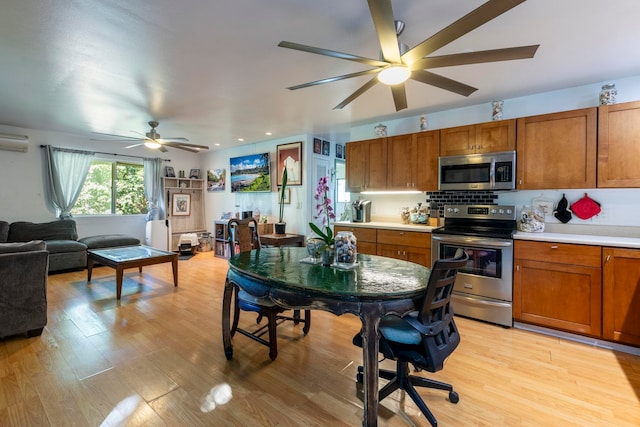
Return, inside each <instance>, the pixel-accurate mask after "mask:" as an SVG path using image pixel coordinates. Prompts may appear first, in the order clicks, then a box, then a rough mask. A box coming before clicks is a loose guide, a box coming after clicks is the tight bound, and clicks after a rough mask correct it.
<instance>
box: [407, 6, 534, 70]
mask: <svg viewBox="0 0 640 427" xmlns="http://www.w3.org/2000/svg"><path fill="white" fill-rule="evenodd" d="M524 1H525V0H489V1H488V2H486V3H485V4H483V5H482V6H480V7H478V8H477V9H475V10H473V11H471V12H470V13H468V14H466V15H465V16H463V17H462V18H460V19H458V20H457V21H456V22H454V23H453V24H451V25H449V26H448V27H446V28H444V29H442V30H440V31H439V32H437V33H436V34H434V35H433V36H431V37H429V38H428V39H426V40H425V41H423V42H422V43H420V44H419V45H417V46H416V47H414V48H413V49H411V50H409V51H408V52H407V53H405V54H404V55H402V62H404V63H405V64H409V65H410V64H413V63H414V62H416V61H418V60H420V59H422V58H424V57H425V56H428V55H429V54H431V53H432V52H435V51H436V50H438V49H440V48H441V47H443V46H446V45H447V44H449V43H451V42H452V41H454V40H456V39H458V38H460V37H462V36H463V35H465V34H467V33H468V32H469V31H472V30H474V29H476V28H478V27H479V26H481V25H483V24H486V23H487V22H489V21H491V20H492V19H494V18H496V17H498V16H500V15H502V14H503V13H505V12H507V11H509V10H511V9H513V8H514V7H516V6H518V5H519V4H520V3H523V2H524Z"/></svg>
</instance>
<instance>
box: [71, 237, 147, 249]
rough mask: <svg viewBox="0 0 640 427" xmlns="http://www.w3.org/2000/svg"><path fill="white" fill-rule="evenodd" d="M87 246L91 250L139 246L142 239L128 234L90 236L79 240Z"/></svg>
mask: <svg viewBox="0 0 640 427" xmlns="http://www.w3.org/2000/svg"><path fill="white" fill-rule="evenodd" d="M78 241H79V242H80V243H84V244H85V245H87V247H88V248H89V249H101V248H114V247H116V246H137V245H139V244H140V239H136V238H135V237H131V236H127V235H126V234H103V235H100V236H88V237H83V238H82V239H80V240H78Z"/></svg>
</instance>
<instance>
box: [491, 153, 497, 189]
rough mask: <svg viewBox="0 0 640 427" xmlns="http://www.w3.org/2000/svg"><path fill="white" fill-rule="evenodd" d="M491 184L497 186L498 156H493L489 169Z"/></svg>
mask: <svg viewBox="0 0 640 427" xmlns="http://www.w3.org/2000/svg"><path fill="white" fill-rule="evenodd" d="M489 186H490V187H491V188H492V189H493V188H496V158H495V157H492V158H491V168H490V169H489Z"/></svg>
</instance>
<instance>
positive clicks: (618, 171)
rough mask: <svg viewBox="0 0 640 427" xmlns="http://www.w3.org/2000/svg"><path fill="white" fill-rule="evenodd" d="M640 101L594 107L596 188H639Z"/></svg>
mask: <svg viewBox="0 0 640 427" xmlns="http://www.w3.org/2000/svg"><path fill="white" fill-rule="evenodd" d="M639 137H640V102H626V103H623V104H615V105H602V106H600V107H598V187H602V188H614V187H615V188H621V187H640V168H639V167H638V164H640V144H639V143H638V138H639Z"/></svg>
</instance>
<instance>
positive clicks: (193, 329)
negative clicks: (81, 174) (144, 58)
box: [0, 252, 640, 426]
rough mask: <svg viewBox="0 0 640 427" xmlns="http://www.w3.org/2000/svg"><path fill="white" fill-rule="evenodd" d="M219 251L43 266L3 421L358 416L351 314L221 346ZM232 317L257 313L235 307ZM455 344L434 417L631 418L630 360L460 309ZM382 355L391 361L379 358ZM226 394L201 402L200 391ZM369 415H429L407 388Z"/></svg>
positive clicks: (636, 410) (224, 421) (204, 422)
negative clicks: (168, 260) (271, 349)
mask: <svg viewBox="0 0 640 427" xmlns="http://www.w3.org/2000/svg"><path fill="white" fill-rule="evenodd" d="M226 265H227V264H226V260H222V259H219V258H214V256H213V254H212V252H203V253H198V254H197V255H196V256H195V257H193V258H192V259H190V260H188V261H180V263H179V269H180V270H179V271H180V281H179V287H178V288H174V287H173V283H172V276H171V266H170V264H162V265H156V266H149V267H145V268H144V269H143V273H142V275H139V274H138V271H137V270H135V269H134V270H129V271H127V272H125V280H124V285H123V289H122V301H121V302H117V301H116V299H115V272H114V270H112V269H110V268H107V267H98V268H96V269H95V270H94V273H93V274H94V279H93V281H92V283H91V284H89V285H87V281H86V271H81V272H71V273H64V274H56V275H51V276H49V284H48V299H49V311H48V315H49V323H48V325H47V327H46V328H45V330H44V333H43V334H42V336H41V337H37V338H31V339H27V338H23V337H15V338H9V339H4V340H0V425H2V426H30V425H33V426H49V425H50V426H66V425H77V426H100V425H109V426H115V425H130V426H139V425H144V426H155V425H167V426H302V425H304V426H357V425H361V422H362V421H361V420H362V401H361V397H362V391H361V389H360V388H359V387H357V386H356V383H355V373H356V368H357V366H358V364H359V363H360V360H361V356H362V355H361V349H360V348H358V347H355V346H353V345H352V344H351V339H352V337H353V335H354V334H355V333H357V332H358V330H359V325H360V322H359V320H358V319H357V318H355V317H354V316H349V315H345V316H341V317H336V316H334V315H332V314H329V313H325V312H321V311H314V312H313V313H312V325H311V331H310V333H309V335H308V336H303V335H302V333H301V327H300V326H294V325H291V324H287V325H285V326H280V327H279V328H278V334H279V337H278V338H279V343H278V344H279V354H278V358H277V359H276V360H275V361H274V362H271V361H270V360H269V357H268V349H267V348H266V347H264V346H262V345H259V344H257V343H255V342H253V341H251V340H249V339H247V338H246V337H243V336H236V337H235V338H234V351H235V353H234V359H233V361H227V360H226V359H225V357H224V352H223V349H222V337H221V331H220V323H221V314H220V305H221V297H222V288H223V283H224V277H225V273H226ZM242 321H243V322H254V321H255V317H252V316H248V315H246V314H245V315H244V316H243V320H242ZM457 323H458V326H459V329H460V331H461V335H462V342H461V344H460V346H459V347H458V349H457V350H456V352H455V353H454V354H453V355H452V356H451V357H450V358H449V360H448V361H447V363H446V365H445V369H444V370H443V371H440V372H439V373H437V374H435V375H432V376H433V377H435V378H438V379H440V380H442V381H445V382H450V383H453V384H454V387H455V389H456V390H457V391H458V393H459V394H460V402H459V403H458V404H457V405H454V404H452V403H450V402H449V401H448V400H447V395H446V392H442V391H435V390H429V391H426V390H425V391H420V393H421V395H422V396H423V397H424V399H425V401H426V402H427V404H428V405H429V406H430V408H431V409H432V411H433V413H434V415H435V416H436V418H437V419H438V421H439V425H440V426H601V425H607V426H638V425H640V404H639V399H640V358H639V357H637V356H633V355H629V354H625V353H616V352H612V351H609V350H605V349H601V348H595V347H591V346H588V345H585V344H580V343H575V342H571V341H567V340H562V339H559V338H553V337H549V336H545V335H541V334H537V333H534V332H527V331H523V330H518V329H504V328H502V327H498V326H493V325H488V324H484V323H481V322H476V321H473V320H468V319H463V318H458V319H457ZM382 366H386V367H389V368H392V367H393V364H392V362H390V361H384V362H382ZM220 384H229V386H230V387H231V390H232V393H233V397H232V398H231V400H230V401H229V402H228V403H226V404H223V405H218V406H216V407H215V408H214V409H211V408H210V407H209V408H204V409H205V410H204V411H203V410H202V409H201V407H202V405H203V401H204V400H205V398H206V396H207V395H208V394H209V392H210V390H211V389H212V388H213V387H215V386H218V385H220ZM379 413H380V418H379V425H381V426H412V425H419V426H425V425H428V423H427V421H426V420H425V418H424V417H423V416H422V415H421V414H420V412H419V411H418V409H417V408H416V406H415V405H414V404H413V402H412V401H411V399H409V398H408V397H406V396H405V395H404V394H403V393H401V392H395V393H394V394H392V395H391V396H390V397H388V398H387V399H385V400H384V401H383V402H381V406H380V410H379Z"/></svg>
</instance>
